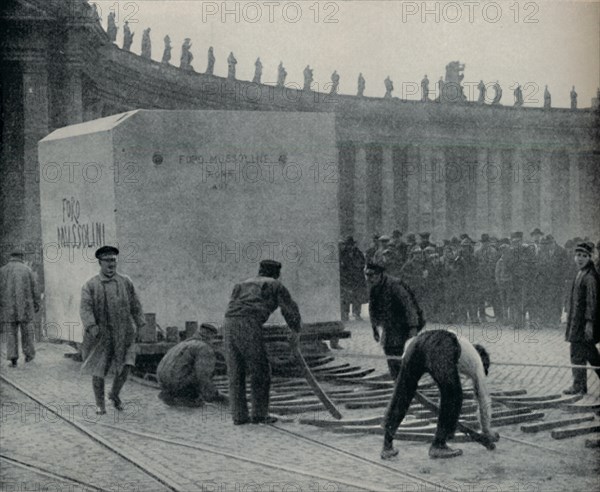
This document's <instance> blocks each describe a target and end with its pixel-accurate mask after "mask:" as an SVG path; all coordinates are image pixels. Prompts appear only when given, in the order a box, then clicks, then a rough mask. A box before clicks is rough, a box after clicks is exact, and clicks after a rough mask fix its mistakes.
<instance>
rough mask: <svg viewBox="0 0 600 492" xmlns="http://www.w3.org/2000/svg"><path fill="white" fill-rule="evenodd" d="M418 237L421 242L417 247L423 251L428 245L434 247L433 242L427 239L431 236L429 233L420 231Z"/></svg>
mask: <svg viewBox="0 0 600 492" xmlns="http://www.w3.org/2000/svg"><path fill="white" fill-rule="evenodd" d="M419 237H420V238H421V243H420V244H419V247H420V248H421V249H422V250H423V251H425V248H428V247H430V246H433V247H435V244H433V243H432V242H431V241H429V238H430V237H431V233H429V232H421V233H419Z"/></svg>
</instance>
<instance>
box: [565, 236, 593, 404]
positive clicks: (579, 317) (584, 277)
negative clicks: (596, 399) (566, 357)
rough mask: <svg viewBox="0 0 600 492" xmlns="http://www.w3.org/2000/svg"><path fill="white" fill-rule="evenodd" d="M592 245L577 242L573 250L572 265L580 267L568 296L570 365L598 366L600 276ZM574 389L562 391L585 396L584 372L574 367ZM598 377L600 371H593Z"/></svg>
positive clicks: (567, 339) (585, 376) (567, 336)
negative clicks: (593, 257)
mask: <svg viewBox="0 0 600 492" xmlns="http://www.w3.org/2000/svg"><path fill="white" fill-rule="evenodd" d="M592 249H593V246H592V245H591V244H589V243H580V244H578V245H577V246H576V247H575V264H576V265H577V267H578V268H579V271H578V272H577V275H575V279H574V280H573V284H572V286H571V295H570V297H569V306H568V308H569V309H568V314H567V331H566V334H565V339H566V341H567V342H569V343H570V344H571V350H570V352H571V364H573V365H579V366H584V365H586V363H587V362H589V363H590V365H592V366H596V367H599V366H600V352H598V348H597V347H596V344H597V343H598V342H600V312H599V310H600V305H599V304H598V303H599V299H598V288H599V287H600V275H598V272H597V271H596V267H595V266H594V263H593V262H592ZM572 371H573V386H571V387H570V388H569V389H566V390H565V391H563V393H565V394H567V395H573V394H585V393H587V371H586V369H584V368H573V369H572ZM595 372H596V374H597V375H598V377H599V378H600V369H596V370H595Z"/></svg>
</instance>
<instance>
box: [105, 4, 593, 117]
mask: <svg viewBox="0 0 600 492" xmlns="http://www.w3.org/2000/svg"><path fill="white" fill-rule="evenodd" d="M95 3H96V4H97V6H98V9H99V12H100V13H101V16H102V23H103V26H104V27H105V28H106V18H107V16H108V13H109V12H110V11H113V12H115V14H116V19H117V26H118V27H119V32H118V36H117V44H118V45H119V46H121V45H122V41H123V31H122V25H123V23H124V21H125V20H128V22H129V24H130V27H131V29H132V31H133V32H135V37H134V42H133V45H132V51H133V52H135V53H140V51H141V39H142V31H143V30H144V29H146V28H147V27H150V28H151V40H152V58H153V59H155V60H158V61H160V60H161V58H162V53H163V46H164V44H163V38H164V36H165V35H167V34H168V35H169V36H170V38H171V43H172V46H173V51H172V59H171V63H172V64H174V65H177V66H178V65H179V56H180V53H181V44H182V43H183V40H184V39H185V38H188V37H189V38H191V42H192V49H191V51H192V53H193V55H194V61H193V66H194V68H195V70H196V71H197V72H204V71H205V69H206V63H207V62H206V61H207V50H208V47H209V46H213V47H214V52H215V57H216V65H215V74H216V75H221V76H226V74H227V57H228V55H229V53H230V52H233V53H234V54H235V57H236V59H237V61H238V63H237V75H236V76H237V78H238V79H241V80H252V77H253V74H254V62H255V60H256V58H257V57H258V56H260V58H261V61H262V64H263V79H262V80H263V82H265V83H273V84H274V83H275V81H276V79H277V65H278V64H279V62H280V61H282V62H283V65H284V67H285V68H286V70H287V72H288V76H287V79H286V82H287V83H288V84H293V83H295V84H297V85H299V86H301V85H302V84H303V80H304V79H303V70H304V68H305V67H306V65H310V66H311V68H313V70H314V82H315V84H316V85H315V86H314V87H315V88H316V87H318V88H319V89H320V90H328V86H327V85H326V84H330V80H331V74H332V72H333V71H334V70H337V71H338V73H339V75H340V86H339V92H340V93H342V94H356V87H357V78H358V74H359V73H362V74H363V76H364V78H365V80H366V90H365V95H366V96H373V97H382V96H383V94H384V92H385V86H384V82H383V81H384V79H385V78H386V77H387V76H389V77H390V78H391V79H392V81H393V82H394V88H395V90H394V94H393V95H394V96H396V97H400V98H403V99H418V98H419V97H420V96H419V95H418V94H417V91H418V90H419V89H418V88H419V85H420V81H421V79H422V78H423V76H424V75H427V76H428V78H429V79H430V81H431V84H430V86H431V89H433V88H434V86H435V81H436V80H438V79H439V77H440V76H443V75H445V66H446V65H447V64H448V63H449V62H451V61H454V60H458V61H460V62H461V63H463V64H465V70H464V80H463V85H465V86H466V93H467V94H471V95H470V97H469V98H470V99H476V97H477V91H476V89H475V86H476V85H477V83H479V81H480V80H483V81H484V82H485V83H486V84H491V83H493V82H495V81H496V80H498V81H499V83H500V85H501V86H502V88H503V92H504V95H503V99H502V101H501V103H503V104H505V105H512V104H513V101H514V99H513V96H512V91H513V89H514V88H515V87H516V84H517V83H518V84H520V85H521V86H522V88H523V96H524V99H525V106H531V107H537V106H542V105H543V99H544V98H543V94H544V87H545V85H548V90H549V91H550V93H551V95H552V106H553V107H569V106H570V96H569V93H570V91H571V88H572V86H573V85H575V90H576V92H577V93H578V96H579V97H578V107H580V108H582V107H590V105H591V100H592V98H593V97H596V91H597V89H598V87H600V0H596V1H588V0H577V1H568V0H538V1H514V0H498V1H495V2H494V1H488V0H485V1H477V0H473V1H469V0H465V1H449V0H447V1H427V2H422V1H400V0H385V1H380V0H350V1H348V0H337V1H318V2H317V1H315V0H300V1H296V2H293V1H284V0H278V1H275V0H273V1H269V0H265V1H226V2H223V1H201V0H192V1H190V0H135V1H120V0H117V1H115V0H113V1H97V2H95Z"/></svg>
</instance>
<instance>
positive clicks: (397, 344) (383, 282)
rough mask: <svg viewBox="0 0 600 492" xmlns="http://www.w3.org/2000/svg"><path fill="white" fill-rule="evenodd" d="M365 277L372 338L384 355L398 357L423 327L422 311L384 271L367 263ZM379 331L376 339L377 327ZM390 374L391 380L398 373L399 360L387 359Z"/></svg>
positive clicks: (406, 288) (400, 283) (407, 290)
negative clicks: (380, 333) (380, 347)
mask: <svg viewBox="0 0 600 492" xmlns="http://www.w3.org/2000/svg"><path fill="white" fill-rule="evenodd" d="M365 278H366V279H367V285H368V286H369V294H370V300H369V316H370V318H371V327H372V329H373V338H374V339H375V341H376V342H378V343H379V341H380V340H381V345H382V346H383V351H384V353H385V355H390V356H395V357H400V356H401V355H402V353H403V352H404V344H405V343H406V340H408V339H409V338H410V337H411V336H414V335H416V334H417V333H418V332H419V331H421V330H422V329H423V327H424V326H425V318H424V317H423V311H421V308H420V307H419V303H418V302H417V299H416V298H415V296H414V294H413V292H412V291H411V290H410V288H409V286H408V285H406V284H405V283H404V282H403V281H402V280H400V279H399V278H395V277H390V276H388V275H387V274H386V273H385V268H384V267H383V266H381V265H379V264H376V263H367V266H366V267H365ZM380 326H381V327H382V328H383V333H382V335H381V336H380V335H379V330H378V327H380ZM387 363H388V367H389V369H390V375H391V376H392V378H393V379H394V380H395V379H396V377H397V376H398V373H399V371H400V361H399V360H395V359H388V361H387Z"/></svg>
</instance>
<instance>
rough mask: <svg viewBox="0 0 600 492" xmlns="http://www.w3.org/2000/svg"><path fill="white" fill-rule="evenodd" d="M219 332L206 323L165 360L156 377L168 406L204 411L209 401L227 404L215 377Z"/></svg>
mask: <svg viewBox="0 0 600 492" xmlns="http://www.w3.org/2000/svg"><path fill="white" fill-rule="evenodd" d="M216 335H217V329H216V327H215V326H213V325H211V324H208V323H202V324H201V325H200V327H199V328H198V330H197V331H196V333H194V334H193V335H192V336H191V337H190V338H188V339H187V340H184V341H182V342H180V343H178V344H177V345H175V346H174V347H171V348H170V349H169V351H168V352H167V353H166V354H165V356H164V357H163V358H162V359H161V361H160V364H159V365H158V368H157V369H156V376H157V378H158V382H159V384H160V389H161V392H160V393H159V394H158V397H159V398H160V399H161V400H162V401H163V402H164V403H166V404H167V405H172V406H186V407H201V406H203V405H204V402H205V401H208V402H217V403H227V397H225V396H223V395H221V394H220V393H219V391H218V390H217V388H216V386H215V384H214V382H213V375H214V373H215V366H216V363H217V356H216V353H215V349H214V347H213V343H214V339H215V336H216Z"/></svg>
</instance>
